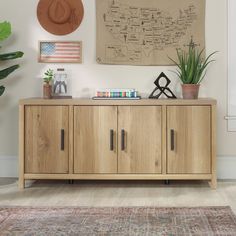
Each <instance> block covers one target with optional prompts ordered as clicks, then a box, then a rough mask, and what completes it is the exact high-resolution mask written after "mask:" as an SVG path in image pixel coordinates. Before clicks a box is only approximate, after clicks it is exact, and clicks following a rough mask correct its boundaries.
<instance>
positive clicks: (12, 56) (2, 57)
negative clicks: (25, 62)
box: [0, 51, 24, 61]
mask: <svg viewBox="0 0 236 236" xmlns="http://www.w3.org/2000/svg"><path fill="white" fill-rule="evenodd" d="M23 55H24V53H23V52H20V51H18V52H11V53H5V54H0V61H6V60H12V59H17V58H20V57H23Z"/></svg>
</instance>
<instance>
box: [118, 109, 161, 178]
mask: <svg viewBox="0 0 236 236" xmlns="http://www.w3.org/2000/svg"><path fill="white" fill-rule="evenodd" d="M118 109H119V112H118V127H119V128H118V132H119V135H118V143H119V144H118V147H119V149H118V150H119V151H118V153H119V155H118V172H119V173H127V174H128V173H129V174H154V173H161V154H162V151H161V150H162V145H161V144H162V138H161V134H162V118H161V114H162V112H161V107H157V106H120V107H119V108H118Z"/></svg>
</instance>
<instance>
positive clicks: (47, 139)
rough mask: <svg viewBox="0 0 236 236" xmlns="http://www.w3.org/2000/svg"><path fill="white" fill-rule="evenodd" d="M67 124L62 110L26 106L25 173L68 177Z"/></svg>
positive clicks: (61, 108) (53, 107) (49, 107)
mask: <svg viewBox="0 0 236 236" xmlns="http://www.w3.org/2000/svg"><path fill="white" fill-rule="evenodd" d="M68 123H69V121H68V107H66V106H26V108H25V172H26V173H39V174H56V173H68V164H69V163H68V162H69V153H68V152H69V151H68V137H69V136H68V135H69V129H68Z"/></svg>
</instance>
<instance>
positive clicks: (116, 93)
mask: <svg viewBox="0 0 236 236" xmlns="http://www.w3.org/2000/svg"><path fill="white" fill-rule="evenodd" d="M93 99H140V96H138V92H137V91H136V90H135V89H98V90H97V91H96V96H95V97H93Z"/></svg>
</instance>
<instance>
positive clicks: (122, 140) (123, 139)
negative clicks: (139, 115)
mask: <svg viewBox="0 0 236 236" xmlns="http://www.w3.org/2000/svg"><path fill="white" fill-rule="evenodd" d="M124 150H125V130H124V129H122V130H121V151H124Z"/></svg>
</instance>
